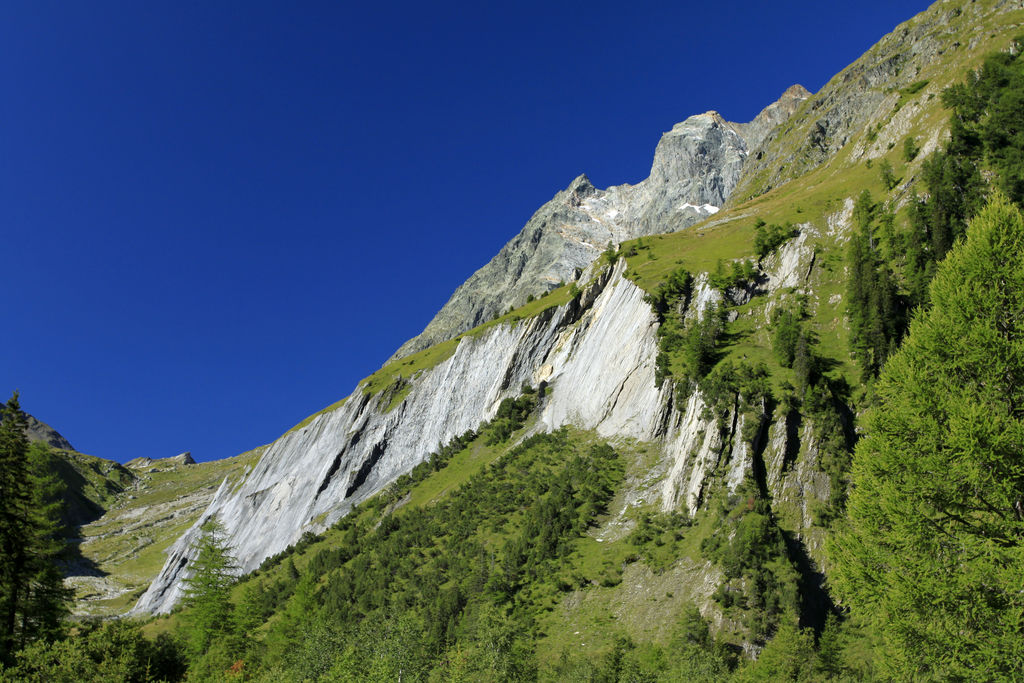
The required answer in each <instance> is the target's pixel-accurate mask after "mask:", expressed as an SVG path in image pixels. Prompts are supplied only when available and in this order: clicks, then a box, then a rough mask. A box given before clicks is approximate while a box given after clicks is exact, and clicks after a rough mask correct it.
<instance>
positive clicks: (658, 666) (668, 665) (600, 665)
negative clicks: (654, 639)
mask: <svg viewBox="0 0 1024 683" xmlns="http://www.w3.org/2000/svg"><path fill="white" fill-rule="evenodd" d="M735 665H736V658H735V655H734V654H733V652H732V651H731V650H730V649H729V648H728V647H727V646H725V645H724V644H722V643H721V642H720V641H717V640H715V639H714V638H712V637H711V631H710V629H709V628H708V622H707V621H705V620H704V618H703V617H701V614H700V612H699V611H698V610H697V608H696V607H691V608H689V609H687V610H686V611H685V612H684V613H683V616H682V617H681V618H680V620H679V622H678V624H676V626H675V628H674V629H673V630H672V635H671V638H670V639H669V642H668V644H667V646H660V645H655V644H652V643H635V642H633V640H631V639H630V638H628V637H626V636H622V635H619V636H617V637H616V638H615V641H614V644H613V646H612V648H611V649H610V650H609V651H607V652H606V653H605V654H604V655H603V656H602V657H593V656H590V655H588V654H586V653H584V654H580V653H576V652H571V651H563V652H562V654H561V656H560V658H559V661H558V662H557V663H556V664H555V665H554V666H552V667H551V668H550V669H549V670H547V671H544V672H542V673H543V678H542V680H549V681H559V682H562V681H566V682H576V681H579V682H584V681H585V682H587V683H591V682H593V683H597V682H599V681H600V682H608V683H620V682H622V683H647V682H650V683H656V682H657V683H661V682H665V683H668V682H670V681H693V682H695V683H698V682H706V683H717V682H718V681H723V680H726V679H728V678H729V676H730V673H731V671H732V669H733V668H734V667H735Z"/></svg>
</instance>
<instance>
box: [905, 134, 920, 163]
mask: <svg viewBox="0 0 1024 683" xmlns="http://www.w3.org/2000/svg"><path fill="white" fill-rule="evenodd" d="M920 152H921V148H920V147H919V146H918V144H917V139H915V138H914V137H913V136H910V135H908V136H907V137H905V138H903V160H904V161H905V162H907V163H908V164H909V163H910V162H911V161H913V160H914V159H916V158H917V155H918V154H919V153H920Z"/></svg>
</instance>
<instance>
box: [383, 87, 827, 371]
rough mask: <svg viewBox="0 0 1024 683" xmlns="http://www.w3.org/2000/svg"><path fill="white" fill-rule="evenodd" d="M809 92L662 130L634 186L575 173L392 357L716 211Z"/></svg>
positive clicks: (792, 92)
mask: <svg viewBox="0 0 1024 683" xmlns="http://www.w3.org/2000/svg"><path fill="white" fill-rule="evenodd" d="M806 96H807V91H806V90H804V89H803V88H802V87H801V86H793V87H792V88H789V89H788V90H787V91H786V92H785V93H783V95H782V97H781V98H780V99H779V101H778V102H775V103H773V104H771V105H769V106H768V107H766V108H765V109H764V110H763V111H762V112H761V113H760V114H758V116H757V117H756V118H755V119H754V120H753V121H751V122H750V123H745V124H736V123H729V122H728V121H726V120H725V119H723V118H722V117H721V116H720V115H719V114H718V113H717V112H713V111H711V112H707V113H704V114H698V115H697V116H691V117H690V118H688V119H686V120H685V121H683V122H682V123H677V124H676V125H675V126H673V127H672V130H670V131H668V132H667V133H665V134H664V135H662V137H661V141H660V142H659V143H658V146H657V149H655V152H654V162H653V164H652V165H651V173H650V175H649V176H648V178H647V179H646V180H644V181H642V182H640V183H637V184H636V185H618V186H614V187H609V188H608V189H606V190H599V189H597V188H595V187H594V186H593V185H592V184H591V182H590V180H589V179H588V178H587V177H586V176H585V175H581V176H579V177H578V178H576V179H575V180H573V181H572V183H571V184H570V185H569V187H568V188H566V189H565V190H563V191H562V192H559V193H558V194H557V195H555V197H554V198H553V199H552V200H551V201H549V202H548V203H547V204H545V205H544V206H542V207H541V208H540V209H538V210H537V212H536V213H535V214H534V215H533V217H532V218H530V220H529V222H528V223H527V224H526V225H525V226H524V227H523V229H522V230H521V231H520V233H519V234H518V235H516V236H515V237H514V238H513V239H512V240H511V241H509V242H508V243H507V244H506V245H505V246H504V247H502V249H501V251H499V252H498V254H497V256H495V257H494V258H493V259H491V261H490V262H489V263H487V265H485V266H483V267H482V268H480V269H479V270H478V271H476V272H475V273H473V275H471V276H470V277H469V279H468V280H466V282H465V283H464V284H462V285H461V286H460V287H459V288H458V289H456V290H455V293H454V294H452V296H451V298H450V299H449V300H448V302H447V303H446V304H445V305H444V307H443V308H442V309H441V310H440V311H439V312H438V313H437V315H436V316H435V317H434V319H433V320H431V321H430V323H429V324H428V325H427V327H426V329H425V330H424V331H423V332H422V333H421V334H420V335H419V336H417V337H414V338H413V339H410V340H409V341H408V342H406V343H405V344H403V345H402V347H401V348H400V349H399V350H398V351H397V352H396V353H395V355H394V356H393V357H392V359H391V360H395V359H398V358H401V357H403V356H407V355H409V354H411V353H415V352H416V351H419V350H422V349H425V348H427V347H429V346H431V345H433V344H436V343H438V342H441V341H444V340H446V339H450V338H452V337H454V336H456V335H458V334H460V333H462V332H465V331H466V330H469V329H472V328H473V327H476V326H477V325H479V324H481V323H483V322H486V321H487V320H490V319H491V318H493V317H495V316H496V315H498V314H500V313H502V312H504V311H505V310H507V309H509V308H512V307H516V306H521V305H522V304H523V303H524V302H525V301H526V298H527V297H528V296H529V295H534V296H537V295H540V294H543V293H545V292H547V291H550V290H551V289H554V288H555V287H557V286H558V285H559V283H562V282H569V281H571V280H574V279H575V278H576V276H577V275H578V273H579V272H580V270H582V269H583V268H585V267H586V266H587V265H589V264H590V263H592V262H593V261H594V260H595V259H596V258H597V257H598V256H599V255H600V254H601V252H602V251H604V249H605V248H606V247H607V245H608V244H609V243H613V244H618V243H620V242H622V241H624V240H629V239H633V238H636V237H643V236H646V235H653V234H658V233H665V232H673V231H676V230H681V229H683V228H686V227H688V226H690V225H693V224H694V223H697V222H699V221H701V220H703V219H705V218H707V217H708V216H709V215H711V214H713V213H715V212H716V211H718V208H719V207H720V206H722V204H724V203H725V202H726V200H727V199H728V198H729V196H730V195H731V193H732V190H733V188H734V187H735V185H736V183H737V181H738V180H739V178H740V174H741V171H742V169H743V167H744V164H745V162H746V158H747V152H748V150H749V149H751V148H752V147H753V146H755V145H757V144H759V143H760V141H761V140H762V139H763V138H764V136H765V135H766V133H767V131H769V130H771V129H773V128H774V127H776V126H778V125H779V124H780V123H782V122H783V121H785V120H786V119H787V118H788V117H789V116H790V115H791V114H792V113H793V112H794V111H795V110H796V108H797V106H798V105H799V103H800V102H802V101H803V98H805V97H806Z"/></svg>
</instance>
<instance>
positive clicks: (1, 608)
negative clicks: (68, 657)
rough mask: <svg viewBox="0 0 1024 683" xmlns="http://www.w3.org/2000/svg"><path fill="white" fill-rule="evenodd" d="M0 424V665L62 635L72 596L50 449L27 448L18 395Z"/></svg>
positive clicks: (12, 399) (23, 417)
mask: <svg viewBox="0 0 1024 683" xmlns="http://www.w3.org/2000/svg"><path fill="white" fill-rule="evenodd" d="M0 412H2V416H3V421H2V422H0V502H2V505H0V662H8V663H9V662H11V661H12V656H13V654H14V653H15V652H16V651H17V650H19V649H21V648H23V647H25V645H27V644H29V643H31V642H33V641H35V640H39V639H52V638H54V637H56V636H58V635H59V634H60V632H61V629H62V625H63V619H64V617H65V616H66V614H67V602H68V600H69V598H70V591H68V590H67V589H65V588H64V584H63V577H62V575H61V572H60V569H59V567H58V565H57V562H58V560H59V559H60V555H61V553H62V552H63V550H64V540H63V538H62V535H61V525H60V505H61V502H60V501H61V491H60V487H59V482H58V480H57V479H56V477H55V476H54V475H53V474H52V471H51V468H50V462H49V457H50V455H49V448H48V447H47V446H45V445H44V444H34V445H32V446H30V445H29V442H28V438H27V437H26V436H25V429H26V418H25V413H24V412H22V410H21V406H20V404H19V401H18V393H17V392H15V393H14V395H13V396H12V397H11V399H10V400H9V401H8V402H7V403H6V404H5V405H3V407H2V409H0Z"/></svg>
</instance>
